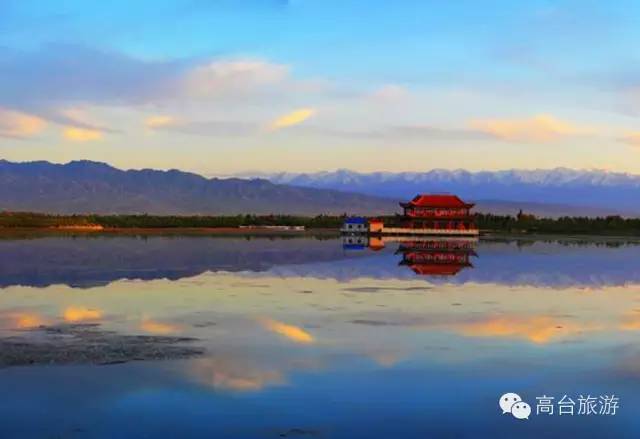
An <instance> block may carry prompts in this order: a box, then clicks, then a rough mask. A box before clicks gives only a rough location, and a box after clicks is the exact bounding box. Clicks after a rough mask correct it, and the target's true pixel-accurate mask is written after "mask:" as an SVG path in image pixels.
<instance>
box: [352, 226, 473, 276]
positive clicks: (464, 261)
mask: <svg viewBox="0 0 640 439" xmlns="http://www.w3.org/2000/svg"><path fill="white" fill-rule="evenodd" d="M396 243H397V245H398V249H397V250H396V252H395V254H400V255H402V260H401V261H400V263H399V265H405V266H407V267H409V268H411V269H412V270H413V271H414V272H415V273H416V274H418V275H423V276H455V275H456V274H458V273H459V272H460V271H462V270H463V269H465V268H467V267H470V268H473V264H472V263H471V261H470V259H471V257H472V256H478V255H477V254H476V252H475V248H476V244H477V243H478V239H477V238H475V237H473V238H471V237H469V238H465V237H460V238H444V237H442V238H438V237H431V238H426V237H419V236H412V237H409V236H385V237H381V236H366V235H348V236H343V237H342V247H343V248H344V249H345V250H361V251H363V250H365V249H367V250H370V251H380V250H383V249H384V248H385V247H386V246H387V245H389V244H396Z"/></svg>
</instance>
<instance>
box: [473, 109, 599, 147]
mask: <svg viewBox="0 0 640 439" xmlns="http://www.w3.org/2000/svg"><path fill="white" fill-rule="evenodd" d="M471 126H472V127H473V128H474V129H476V130H478V131H480V132H482V133H485V134H488V135H490V136H493V137H495V138H497V139H500V140H507V141H520V142H553V141H556V140H559V139H560V138H562V137H565V136H571V135H578V134H586V133H587V132H588V130H585V129H583V128H579V127H577V126H575V125H572V124H570V123H568V122H565V121H561V120H559V119H557V118H555V117H553V116H551V115H547V114H541V115H538V116H534V117H531V118H529V119H487V120H475V121H472V122H471Z"/></svg>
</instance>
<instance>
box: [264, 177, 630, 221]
mask: <svg viewBox="0 0 640 439" xmlns="http://www.w3.org/2000/svg"><path fill="white" fill-rule="evenodd" d="M263 178H267V179H269V180H270V181H272V182H274V183H279V184H289V185H295V186H301V187H313V188H322V189H333V190H340V191H351V192H358V193H362V194H369V195H375V196H379V197H386V198H393V199H409V198H412V197H413V196H414V195H415V194H417V193H421V192H448V193H455V194H457V195H459V196H460V197H462V198H464V199H468V200H472V201H475V202H477V203H478V205H479V206H480V207H481V206H487V207H489V206H494V207H497V206H502V207H503V208H506V209H507V210H509V211H512V209H513V208H517V207H518V206H521V207H522V208H523V209H525V210H527V209H528V210H529V211H532V212H533V213H536V212H537V213H538V214H542V212H547V213H546V214H547V215H549V216H557V215H564V214H581V213H580V212H584V213H582V214H585V215H587V214H597V215H601V214H623V215H638V214H640V176H638V175H633V174H626V173H614V172H606V171H585V170H573V169H566V168H556V169H550V170H506V171H481V172H470V171H466V170H451V171H450V170H443V169H435V170H431V171H428V172H401V173H389V172H374V173H358V172H354V171H349V170H338V171H335V172H319V173H311V174H292V173H278V174H270V175H263ZM541 209H542V210H541ZM481 210H483V209H482V208H481ZM516 211H517V209H516Z"/></svg>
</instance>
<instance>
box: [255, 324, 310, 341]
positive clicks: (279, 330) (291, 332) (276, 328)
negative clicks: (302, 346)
mask: <svg viewBox="0 0 640 439" xmlns="http://www.w3.org/2000/svg"><path fill="white" fill-rule="evenodd" d="M262 323H263V325H264V327H265V328H267V329H268V330H269V331H272V332H275V333H276V334H280V335H282V336H284V337H286V338H288V339H289V340H292V341H294V342H296V343H313V342H314V341H315V339H314V338H313V336H312V335H311V334H309V333H308V332H306V331H305V330H304V329H302V328H300V327H298V326H293V325H288V324H286V323H282V322H278V321H276V320H269V319H266V320H264V321H263V322H262Z"/></svg>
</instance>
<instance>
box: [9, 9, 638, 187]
mask: <svg viewBox="0 0 640 439" xmlns="http://www.w3.org/2000/svg"><path fill="white" fill-rule="evenodd" d="M611 3H612V4H609V3H608V2H601V1H549V0H547V1H521V2H513V1H484V2H479V1H408V0H405V1H398V2H388V1H348V0H343V1H333V0H289V1H284V0H247V1H232V0H224V1H204V0H189V1H175V0H174V1H169V0H164V1H158V0H156V1H148V0H138V1H136V2H131V1H124V0H115V1H110V2H88V1H80V0H75V1H64V2H63V1H60V2H41V1H31V0H20V1H18V0H4V1H1V2H0V155H1V156H2V157H3V158H6V159H10V160H37V159H45V160H51V161H56V162H64V161H68V160H73V159H83V158H86V159H93V160H103V161H107V162H110V163H112V164H114V165H117V166H120V167H124V168H140V167H156V168H171V167H179V168H184V169H189V170H194V171H197V172H201V173H205V174H208V175H214V174H233V173H239V172H243V171H262V172H273V171H290V172H295V171H317V170H329V169H336V168H351V169H356V170H361V171H374V170H380V171H403V170H407V171H417V170H426V169H431V168H436V167H441V168H467V169H504V168H550V167H555V166H567V167H572V168H599V169H607V170H612V171H625V172H634V173H640V160H639V158H640V124H639V123H638V116H639V115H640V51H639V50H638V48H637V41H640V5H639V4H638V3H637V2H632V1H618V2H611Z"/></svg>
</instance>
